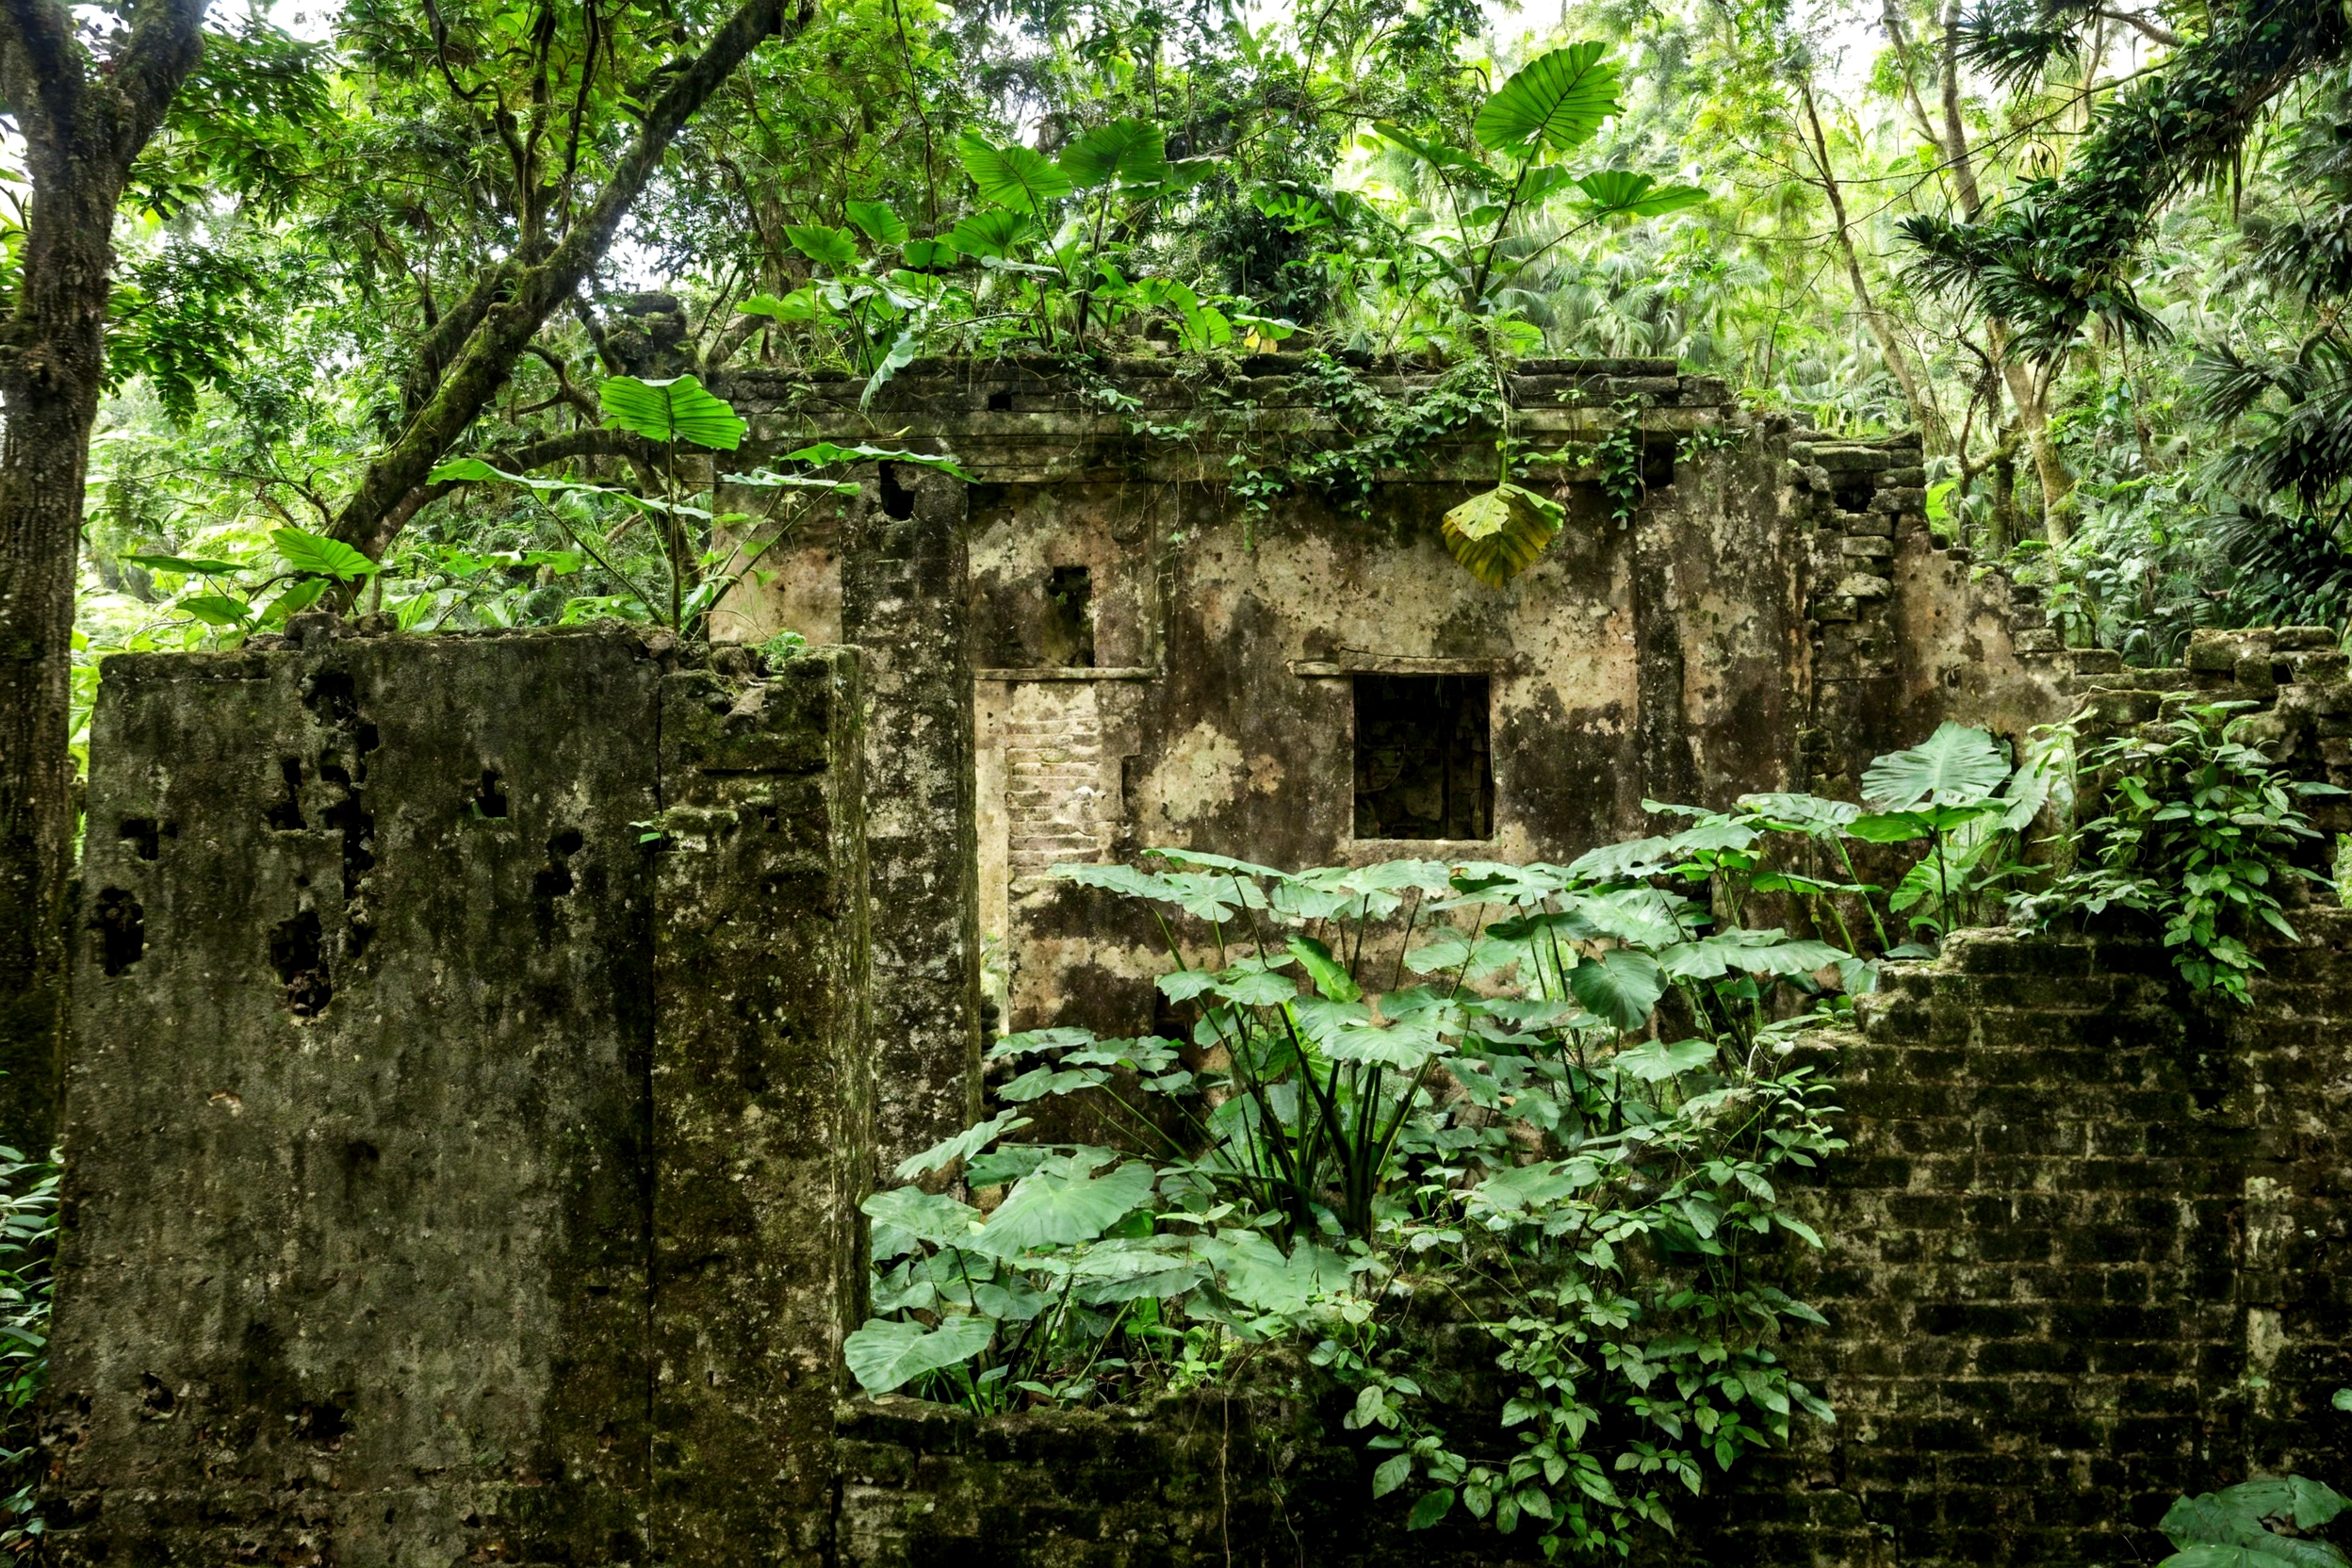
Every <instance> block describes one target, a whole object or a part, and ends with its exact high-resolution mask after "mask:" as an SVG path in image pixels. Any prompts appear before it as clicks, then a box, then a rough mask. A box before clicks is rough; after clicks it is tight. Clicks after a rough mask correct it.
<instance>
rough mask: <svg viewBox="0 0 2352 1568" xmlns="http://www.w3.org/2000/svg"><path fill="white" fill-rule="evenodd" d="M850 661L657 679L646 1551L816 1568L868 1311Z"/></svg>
mask: <svg viewBox="0 0 2352 1568" xmlns="http://www.w3.org/2000/svg"><path fill="white" fill-rule="evenodd" d="M859 710H860V701H859V682H858V656H857V655H856V653H855V652H853V651H851V650H849V649H844V648H829V649H825V650H822V651H820V652H817V653H812V654H810V655H809V656H807V657H805V658H801V659H796V660H793V661H792V662H789V663H787V664H785V665H784V666H783V667H782V668H781V670H779V671H778V672H777V673H776V675H775V676H774V677H773V678H766V679H761V678H753V677H744V676H734V677H729V676H724V675H720V674H717V673H714V672H711V671H705V670H694V671H685V672H681V673H679V674H677V675H673V676H671V677H669V678H667V679H666V680H665V681H664V683H663V688H662V799H663V805H664V810H663V813H662V829H663V832H664V834H665V836H666V841H665V843H664V846H663V853H662V857H661V859H662V868H661V871H660V873H659V876H658V880H657V882H656V886H655V931H654V997H655V1022H654V1053H653V1095H652V1098H653V1122H654V1127H653V1144H654V1179H653V1184H654V1191H653V1313H652V1315H653V1343H654V1352H655V1361H656V1372H655V1378H654V1388H653V1427H654V1433H655V1436H654V1452H653V1492H654V1496H653V1510H652V1514H653V1526H652V1534H653V1538H654V1539H653V1559H654V1560H655V1561H657V1562H661V1563H662V1564H664V1565H666V1568H742V1565H743V1564H750V1563H760V1564H794V1565H806V1568H816V1565H817V1564H820V1563H821V1562H823V1561H824V1560H825V1536H826V1532H827V1528H828V1524H829V1510H830V1503H831V1495H832V1425H833V1406H834V1402H835V1400H836V1399H837V1398H838V1397H840V1396H841V1394H842V1393H843V1392H844V1389H843V1388H842V1386H841V1364H842V1363H841V1341H842V1338H843V1337H844V1336H845V1335H846V1334H847V1332H848V1331H849V1330H850V1329H852V1328H854V1327H855V1326H856V1325H857V1324H858V1322H859V1321H860V1320H862V1318H863V1317H864V1315H865V1312H864V1308H865V1282H866V1267H867V1264H866V1248H865V1221H864V1218H863V1217H862V1216H861V1215H860V1214H859V1213H858V1204H859V1202H860V1201H863V1199H864V1198H865V1195H866V1193H867V1192H868V1191H869V1190H870V1188H871V1184H872V1170H873V1156H872V1147H873V1146H872V1141H871V1125H872V1108H873V1099H872V1095H873V1077H872V1067H871V1058H870V1056H869V1054H868V1051H867V1042H868V1039H869V1025H868V1014H867V1007H866V975H867V954H866V918H867V890H866V864H865V858H864V855H863V850H862V844H861V838H860V832H859V825H860V821H861V818H862V814H863V809H864V790H863V788H862V785H861V782H860V778H861V773H862V759H861V756H860V744H861V739H860V711H859Z"/></svg>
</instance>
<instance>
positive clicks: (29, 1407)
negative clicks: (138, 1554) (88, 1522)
mask: <svg viewBox="0 0 2352 1568" xmlns="http://www.w3.org/2000/svg"><path fill="white" fill-rule="evenodd" d="M56 1253H57V1165H56V1163H55V1162H54V1161H46V1160H44V1161H33V1160H27V1159H25V1158H24V1155H22V1154H20V1153H18V1152H16V1151H15V1150H13V1149H8V1148H0V1551H6V1552H10V1553H14V1554H16V1555H18V1556H20V1557H24V1556H28V1555H29V1554H30V1553H31V1552H32V1551H33V1549H34V1548H35V1547H36V1546H37V1545H39V1544H40V1539H41V1519H40V1517H39V1516H38V1515H37V1514H36V1513H35V1512H34V1506H33V1505H34V1496H33V1494H34V1489H35V1488H36V1487H37V1486H38V1485H39V1483H40V1480H41V1458H40V1454H41V1450H40V1447H39V1445H38V1444H37V1443H36V1441H35V1439H36V1436H37V1434H36V1432H35V1430H34V1425H33V1421H34V1403H33V1402H34V1399H35V1397H37V1396H38V1395H39V1394H40V1393H41V1388H42V1386H43V1385H44V1384H45V1383H46V1382H47V1381H48V1379H49V1299H50V1298H49V1290H50V1265H51V1263H52V1261H53V1259H54V1258H55V1256H56Z"/></svg>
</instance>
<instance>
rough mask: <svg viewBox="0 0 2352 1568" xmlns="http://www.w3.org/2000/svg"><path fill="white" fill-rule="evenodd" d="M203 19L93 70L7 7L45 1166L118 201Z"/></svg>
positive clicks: (5, 623)
mask: <svg viewBox="0 0 2352 1568" xmlns="http://www.w3.org/2000/svg"><path fill="white" fill-rule="evenodd" d="M203 22H204V0H144V3H142V4H141V5H139V7H138V8H137V9H136V10H135V11H134V12H133V16H132V21H131V27H130V31H129V34H128V38H127V41H126V42H125V43H124V45H123V47H122V51H121V52H120V53H119V54H118V55H117V56H116V57H113V58H111V59H108V60H106V61H103V62H93V61H91V60H90V58H89V57H88V55H87V54H86V53H85V51H84V50H83V48H82V46H81V45H80V44H79V43H78V42H77V41H75V38H74V30H73V19H72V17H71V16H70V15H69V14H68V13H67V12H66V10H65V9H64V8H62V7H60V6H58V5H57V4H56V3H55V0H7V3H6V4H5V5H0V95H5V98H6V101H7V106H8V109H9V110H11V111H12V112H13V113H14V115H15V117H16V120H17V123H18V125H19V127H20V128H21V129H22V131H23V132H24V143H25V153H24V158H25V165H26V168H27V169H28V171H29V172H30V173H31V175H32V186H33V199H32V206H31V212H30V215H29V218H28V221H27V223H26V228H25V242H24V281H23V284H22V286H21V287H20V289H19V292H18V294H17V297H16V300H15V302H14V306H15V308H14V309H13V311H12V312H11V313H10V314H9V316H8V319H7V321H6V322H5V324H0V416H4V417H5V418H6V421H7V429H6V432H5V433H0V1072H5V1073H6V1076H5V1077H0V1142H5V1143H7V1144H8V1146H10V1147H12V1148H14V1149H17V1150H19V1151H21V1152H24V1153H25V1154H28V1155H32V1156H34V1157H36V1158H38V1157H40V1156H41V1155H44V1154H46V1153H47V1152H48V1151H49V1146H50V1143H51V1141H52V1139H53V1137H54V1135H55V1133H56V1126H57V1122H56V1116H57V1090H58V1088H59V1087H60V1086H61V1084H62V1082H63V1078H64V1070H65V1046H66V994H67V973H68V966H67V961H66V960H67V947H66V942H67V932H66V920H67V917H68V907H67V890H68V888H69V887H70V886H71V884H72V879H73V827H74V809H73V764H72V762H71V761H70V760H69V759H68V757H67V755H66V742H67V738H68V735H67V726H68V724H69V722H70V715H71V713H72V711H73V708H72V684H71V683H72V675H73V584H74V576H75V572H76V569H77V567H78V565H79V562H80V556H81V528H82V489H83V481H84V477H85V475H86V472H87V470H88V466H89V462H90V427H91V425H92V424H93V423H94V422H95V421H96V419H97V416H98V395H99V391H100V388H101V387H102V386H103V384H104V383H105V378H106V302H107V295H108V292H109V289H110V287H111V285H112V272H113V266H114V246H113V234H114V215H115V206H116V204H117V203H118V202H120V201H121V199H122V187H123V184H124V182H125V180H127V179H128V177H129V173H130V167H131V160H132V159H133V158H135V157H137V156H138V155H139V149H140V148H142V147H144V146H145V145H146V143H147V139H148V138H149V137H151V136H152V135H154V134H155V127H156V126H157V125H158V124H159V123H160V122H161V121H162V118H163V110H164V108H165V106H167V105H169V104H170V102H171V100H172V94H173V93H175V92H177V91H178V90H179V87H180V83H181V82H182V81H184V80H186V79H187V76H188V72H189V71H190V70H191V69H192V68H193V67H194V66H195V63H196V57H197V55H198V52H199V50H200V49H201V47H202V34H201V32H200V29H201V27H202V24H203Z"/></svg>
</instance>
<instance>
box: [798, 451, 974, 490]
mask: <svg viewBox="0 0 2352 1568" xmlns="http://www.w3.org/2000/svg"><path fill="white" fill-rule="evenodd" d="M784 461H785V462H787V463H813V464H817V465H819V466H823V465H825V464H829V463H911V464H913V465H914V466H916V467H918V468H937V469H938V470H939V472H941V473H943V474H948V475H951V476H953V477H954V478H956V479H959V480H962V481H963V482H965V483H966V484H977V483H979V481H978V480H975V479H973V478H972V476H971V475H970V474H968V473H966V472H964V470H963V467H962V466H961V465H959V464H957V463H956V460H955V459H954V458H952V457H947V456H944V455H942V454H940V453H939V452H910V451H905V450H902V449H898V448H896V447H876V446H872V445H869V444H867V443H865V442H862V441H861V442H859V443H858V445H857V446H855V447H843V446H839V445H837V444H835V443H834V442H831V441H820V442H818V443H816V444H815V445H814V446H809V447H803V448H801V449H799V450H798V451H790V452H786V453H785V454H784Z"/></svg>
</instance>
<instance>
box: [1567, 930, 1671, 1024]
mask: <svg viewBox="0 0 2352 1568" xmlns="http://www.w3.org/2000/svg"><path fill="white" fill-rule="evenodd" d="M1568 988H1569V989H1570V990H1571V991H1573V992H1575V993H1576V1000H1577V1001H1578V1002H1581V1003H1583V1004H1584V1005H1585V1008H1586V1010H1587V1011H1589V1012H1591V1013H1592V1014H1593V1016H1595V1017H1597V1018H1600V1019H1603V1020H1606V1021H1609V1022H1610V1023H1613V1024H1615V1025H1616V1026H1617V1027H1618V1028H1619V1029H1622V1030H1625V1031H1627V1032H1628V1033H1630V1032H1631V1031H1633V1030H1636V1029H1639V1028H1641V1027H1642V1024H1643V1023H1644V1022H1645V1021H1648V1019H1649V1016H1650V1009H1651V1008H1653V1007H1655V1006H1657V1005H1658V998H1659V997H1660V996H1662V995H1664V994H1665V990H1666V977H1665V976H1664V975H1663V974H1662V973H1660V972H1659V971H1658V961H1657V960H1656V959H1654V958H1652V957H1651V956H1649V955H1648V954H1646V953H1635V952H1632V951H1630V950H1628V949H1626V948H1622V947H1615V948H1611V949H1609V951H1608V952H1607V953H1604V954H1602V955H1601V956H1599V957H1598V958H1588V959H1586V960H1585V961H1584V962H1583V963H1580V964H1578V965H1577V966H1576V968H1574V969H1572V970H1570V971H1569V972H1568Z"/></svg>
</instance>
